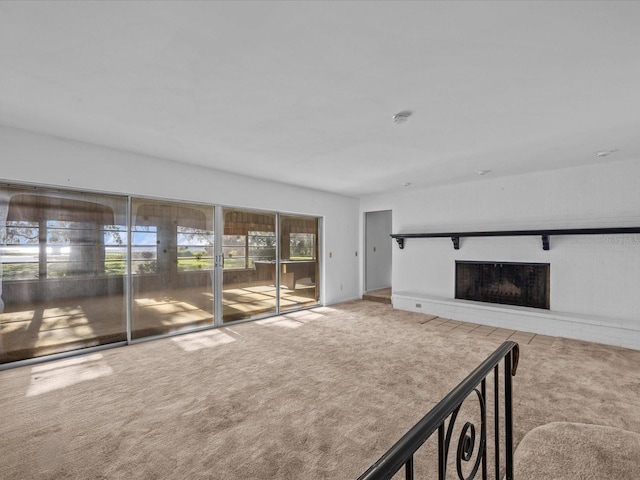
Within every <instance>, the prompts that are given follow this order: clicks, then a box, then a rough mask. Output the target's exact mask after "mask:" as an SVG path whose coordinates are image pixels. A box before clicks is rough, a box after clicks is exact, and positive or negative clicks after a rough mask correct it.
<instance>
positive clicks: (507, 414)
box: [504, 352, 515, 480]
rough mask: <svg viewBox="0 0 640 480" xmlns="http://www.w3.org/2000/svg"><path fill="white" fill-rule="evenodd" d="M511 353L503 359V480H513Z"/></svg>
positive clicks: (512, 369) (512, 367)
mask: <svg viewBox="0 0 640 480" xmlns="http://www.w3.org/2000/svg"><path fill="white" fill-rule="evenodd" d="M514 367H515V365H514V359H513V352H509V353H508V354H507V356H506V357H505V359H504V430H505V432H504V448H505V450H506V452H505V464H506V465H505V480H513V402H512V397H511V393H512V392H511V390H512V388H511V376H512V375H513V374H514V373H515V368H514Z"/></svg>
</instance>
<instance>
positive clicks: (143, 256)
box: [131, 225, 158, 274]
mask: <svg viewBox="0 0 640 480" xmlns="http://www.w3.org/2000/svg"><path fill="white" fill-rule="evenodd" d="M157 269H158V229H157V227H155V226H154V225H135V226H132V227H131V273H133V274H147V273H156V271H157Z"/></svg>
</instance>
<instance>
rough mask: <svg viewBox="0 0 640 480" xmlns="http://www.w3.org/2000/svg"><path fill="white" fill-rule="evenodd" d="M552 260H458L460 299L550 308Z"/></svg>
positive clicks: (457, 271)
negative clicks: (531, 261)
mask: <svg viewBox="0 0 640 480" xmlns="http://www.w3.org/2000/svg"><path fill="white" fill-rule="evenodd" d="M549 272H550V267H549V264H548V263H513V262H458V261H457V262H456V298H461V299H464V300H475V301H478V302H488V303H501V304H505V305H520V306H525V307H533V308H545V309H547V310H548V309H549Z"/></svg>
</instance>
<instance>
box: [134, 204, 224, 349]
mask: <svg viewBox="0 0 640 480" xmlns="http://www.w3.org/2000/svg"><path fill="white" fill-rule="evenodd" d="M131 212H132V213H131V276H132V307H131V330H132V331H131V336H132V338H133V339H136V338H141V337H147V336H153V335H163V334H167V333H170V332H174V331H180V330H186V329H192V328H195V327H202V326H212V325H213V324H214V315H213V305H214V299H213V272H214V270H213V267H214V251H213V248H214V244H213V242H214V237H213V207H211V206H205V205H192V204H187V203H179V202H169V201H159V200H147V199H138V198H133V199H132V200H131Z"/></svg>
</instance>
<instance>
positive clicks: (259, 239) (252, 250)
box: [247, 232, 276, 268]
mask: <svg viewBox="0 0 640 480" xmlns="http://www.w3.org/2000/svg"><path fill="white" fill-rule="evenodd" d="M248 244H249V249H248V251H249V255H248V259H247V265H248V268H256V267H255V262H256V260H257V261H261V260H262V261H264V260H274V259H275V258H276V234H275V232H249V236H248Z"/></svg>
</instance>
